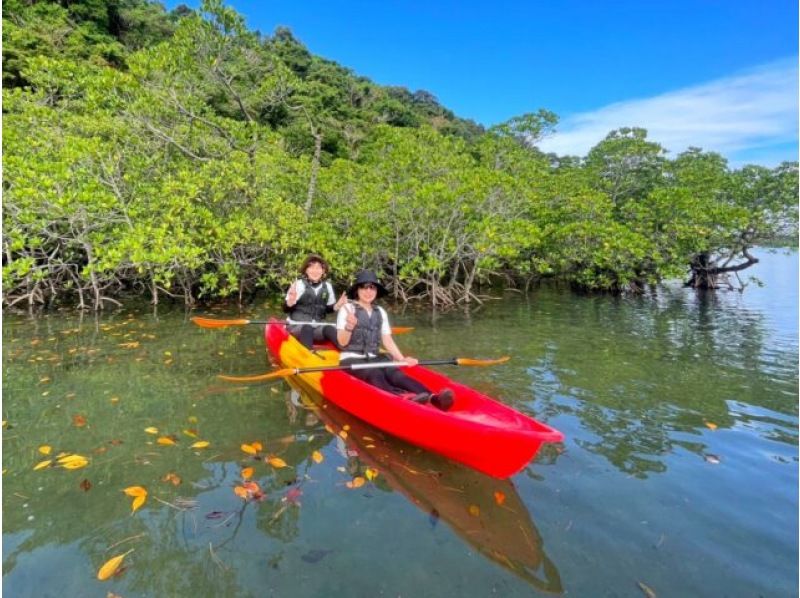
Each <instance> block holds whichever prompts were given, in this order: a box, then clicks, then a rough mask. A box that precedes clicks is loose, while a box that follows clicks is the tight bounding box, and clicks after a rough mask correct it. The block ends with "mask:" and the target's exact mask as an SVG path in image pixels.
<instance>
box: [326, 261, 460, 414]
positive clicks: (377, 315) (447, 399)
mask: <svg viewBox="0 0 800 598" xmlns="http://www.w3.org/2000/svg"><path fill="white" fill-rule="evenodd" d="M384 295H386V288H385V287H384V286H383V285H382V284H381V283H380V282H379V281H378V277H377V276H375V273H374V272H372V271H371V270H362V271H361V272H359V273H358V275H357V276H356V280H355V282H354V283H353V285H352V286H351V287H350V288H349V289H348V291H347V296H348V297H349V298H350V300H351V301H350V302H349V303H347V304H345V305H344V307H343V308H342V309H340V310H339V314H338V316H337V319H336V334H337V340H338V341H339V346H340V347H341V349H342V354H341V357H340V359H339V365H349V364H353V363H366V362H381V361H386V362H388V361H391V360H394V361H402V362H405V363H407V364H408V365H409V366H414V365H417V363H418V361H417V359H416V358H414V357H407V356H404V355H403V353H402V352H401V351H400V349H398V347H397V345H396V344H395V342H394V339H393V338H392V329H391V326H390V325H389V316H388V315H387V314H386V310H385V309H383V308H382V307H380V306H378V305H375V301H376V300H377V299H379V298H380V297H383V296H384ZM381 344H383V346H384V348H385V349H386V351H388V355H387V354H380V353H379V349H380V345H381ZM349 373H350V375H352V376H355V377H356V378H359V379H361V380H364V381H365V382H367V383H368V384H371V385H372V386H376V387H378V388H380V389H382V390H386V391H388V392H391V393H393V394H397V395H401V394H408V393H410V396H408V398H410V399H411V400H412V401H415V402H417V403H428V402H430V403H431V404H432V405H433V406H435V407H437V408H439V409H441V410H442V411H447V410H448V409H450V407H451V406H452V404H453V391H452V390H451V389H449V388H445V389H443V390H441V391H440V392H438V393H436V394H433V393H431V391H430V389H428V388H427V387H426V386H425V385H424V384H422V383H421V382H419V381H418V380H414V379H413V378H411V377H409V376H407V375H406V374H405V373H404V372H403V371H402V370H401V369H400V368H397V367H392V368H374V369H363V370H349Z"/></svg>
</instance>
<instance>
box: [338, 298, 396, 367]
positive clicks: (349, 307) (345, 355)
mask: <svg viewBox="0 0 800 598" xmlns="http://www.w3.org/2000/svg"><path fill="white" fill-rule="evenodd" d="M373 309H377V310H378V311H380V314H381V336H383V335H384V334H391V333H392V327H391V326H390V325H389V316H388V315H387V314H386V310H385V309H383V308H382V307H381V306H379V305H376V306H375V307H373ZM351 313H355V307H353V304H352V303H346V304H345V305H344V306H343V307H342V309H340V310H339V312H338V313H337V314H336V330H346V329H347V314H351ZM367 355H368V356H369V357H375V354H373V353H368V354H367ZM353 357H359V358H361V357H364V355H363V354H362V353H353V352H352V351H342V354H341V355H340V356H339V359H340V360H342V359H351V358H353Z"/></svg>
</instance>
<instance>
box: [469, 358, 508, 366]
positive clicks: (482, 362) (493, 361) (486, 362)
mask: <svg viewBox="0 0 800 598" xmlns="http://www.w3.org/2000/svg"><path fill="white" fill-rule="evenodd" d="M509 359H511V357H509V356H508V355H506V356H505V357H500V358H498V359H469V358H468V357H459V358H457V359H456V363H457V364H458V365H477V366H487V365H500V364H501V363H505V362H506V361H508V360H509Z"/></svg>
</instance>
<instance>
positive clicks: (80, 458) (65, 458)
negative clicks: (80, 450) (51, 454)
mask: <svg viewBox="0 0 800 598" xmlns="http://www.w3.org/2000/svg"><path fill="white" fill-rule="evenodd" d="M60 454H61V453H59V455H60ZM74 461H86V457H84V456H83V455H64V456H63V457H58V464H59V465H64V464H65V463H71V462H74Z"/></svg>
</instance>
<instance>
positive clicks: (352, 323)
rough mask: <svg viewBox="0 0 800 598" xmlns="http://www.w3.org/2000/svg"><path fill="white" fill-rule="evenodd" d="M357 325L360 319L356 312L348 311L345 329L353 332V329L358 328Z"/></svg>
mask: <svg viewBox="0 0 800 598" xmlns="http://www.w3.org/2000/svg"><path fill="white" fill-rule="evenodd" d="M356 324H358V318H357V317H356V314H355V312H354V311H349V310H348V312H347V319H346V320H345V327H346V328H347V330H348V331H350V332H353V328H355V327H356Z"/></svg>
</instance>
